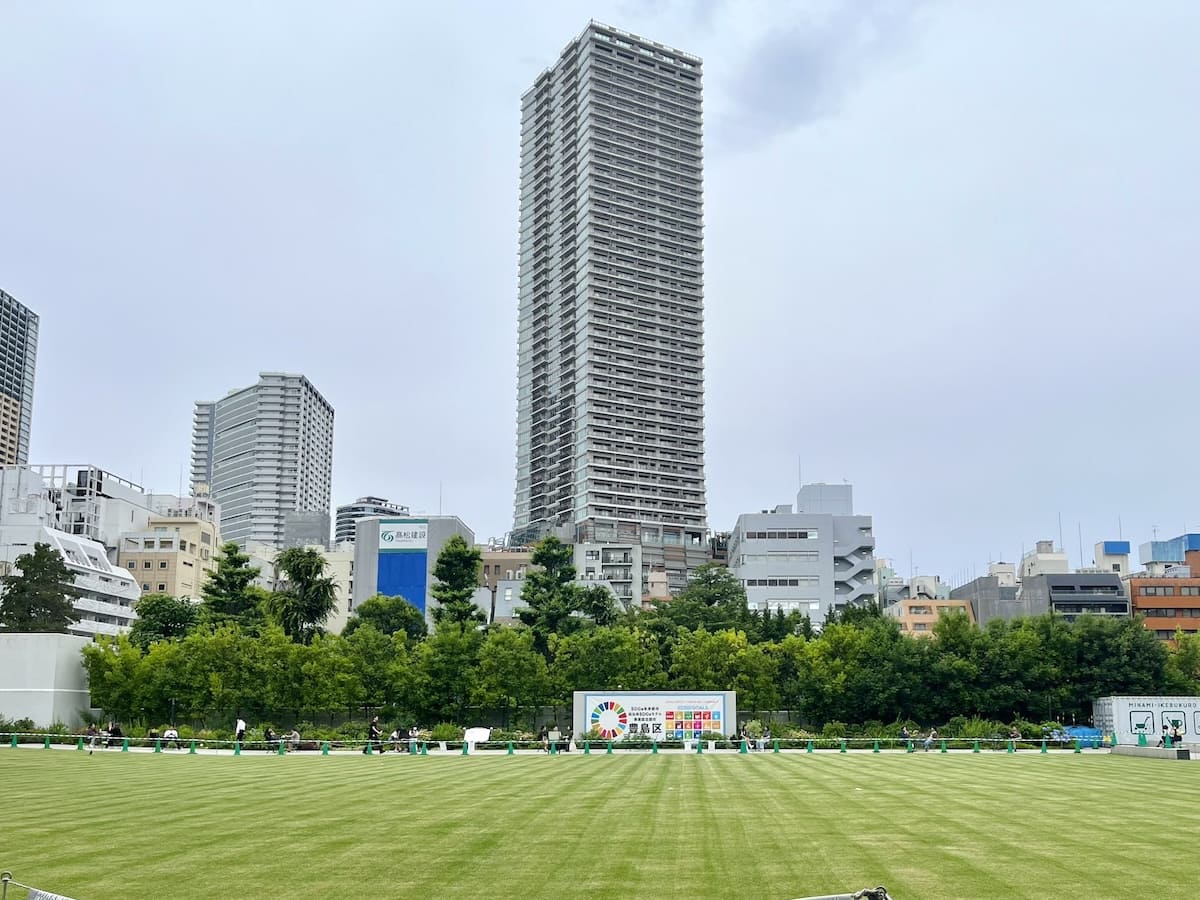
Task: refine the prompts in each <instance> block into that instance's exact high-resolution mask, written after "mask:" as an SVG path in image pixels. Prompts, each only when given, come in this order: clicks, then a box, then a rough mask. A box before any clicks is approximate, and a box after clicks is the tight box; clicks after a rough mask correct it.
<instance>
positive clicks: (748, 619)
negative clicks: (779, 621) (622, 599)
mask: <svg viewBox="0 0 1200 900" xmlns="http://www.w3.org/2000/svg"><path fill="white" fill-rule="evenodd" d="M643 616H647V617H661V618H665V619H666V620H668V621H670V622H671V623H672V624H673V625H674V626H675V627H676V628H678V629H687V630H688V631H696V630H697V629H700V628H703V629H704V630H705V631H708V632H709V633H712V632H717V631H722V630H724V629H727V628H732V629H735V630H737V631H744V632H746V633H747V635H748V636H755V637H757V636H758V632H759V631H760V627H761V622H760V620H759V619H758V617H757V616H755V615H752V614H751V612H750V609H749V606H748V605H747V603H746V589H745V588H744V587H742V583H741V582H740V581H739V580H738V579H737V578H736V577H735V576H734V574H733V573H732V572H730V571H729V569H727V568H726V567H725V566H723V565H721V564H720V563H705V564H704V565H702V566H700V567H699V568H698V569H696V571H695V572H693V573H692V580H691V581H689V582H688V584H687V587H685V588H684V589H683V590H682V591H680V592H679V595H678V596H677V597H675V598H674V599H672V600H663V601H659V602H657V603H656V604H655V606H654V609H653V610H651V611H650V612H649V613H640V614H639V613H635V614H634V617H635V621H639V622H640V620H641V618H642V617H643ZM647 624H648V623H647Z"/></svg>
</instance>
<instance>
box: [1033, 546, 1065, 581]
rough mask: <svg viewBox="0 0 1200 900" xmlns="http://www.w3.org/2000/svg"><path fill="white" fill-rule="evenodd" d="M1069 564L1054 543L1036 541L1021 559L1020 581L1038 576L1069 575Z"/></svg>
mask: <svg viewBox="0 0 1200 900" xmlns="http://www.w3.org/2000/svg"><path fill="white" fill-rule="evenodd" d="M1070 572H1071V563H1070V561H1069V560H1068V559H1067V554H1066V552H1065V551H1064V550H1062V549H1055V547H1054V541H1038V542H1037V544H1036V545H1035V546H1034V548H1033V549H1032V550H1030V551H1029V552H1028V553H1026V554H1025V555H1024V556H1023V557H1021V581H1024V580H1025V579H1027V578H1035V577H1037V576H1038V575H1069V574H1070Z"/></svg>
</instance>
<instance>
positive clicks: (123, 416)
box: [0, 0, 1200, 582]
mask: <svg viewBox="0 0 1200 900" xmlns="http://www.w3.org/2000/svg"><path fill="white" fill-rule="evenodd" d="M590 17H594V18H597V19H600V20H602V21H605V22H608V23H610V24H614V25H617V26H618V27H621V28H624V29H626V30H628V31H632V32H635V33H638V34H641V35H644V36H646V37H649V38H652V39H654V40H657V41H660V42H662V43H665V44H670V45H673V46H676V47H679V48H681V49H684V50H688V51H691V52H693V53H696V54H698V55H700V56H702V57H703V58H704V89H705V110H706V116H705V135H706V157H705V187H706V197H705V203H706V210H705V221H706V226H707V227H706V260H705V270H706V276H707V277H706V285H705V298H706V326H707V354H706V360H707V477H708V498H709V515H710V526H711V527H713V528H714V529H721V530H725V529H729V528H731V527H732V526H733V523H734V521H735V519H736V517H737V515H738V513H739V512H749V511H756V510H759V509H761V508H764V507H767V506H773V505H774V504H776V503H790V502H793V500H794V494H795V490H796V484H797V478H798V468H799V465H800V464H801V463H802V464H803V475H804V478H805V479H806V480H813V481H830V482H840V481H842V480H843V479H845V480H848V481H850V482H852V483H853V484H854V486H855V500H856V506H857V508H858V509H857V511H858V512H861V513H867V514H871V515H873V516H874V517H875V526H876V535H877V540H878V550H877V552H878V554H879V555H881V556H885V557H891V558H893V559H894V560H895V562H896V564H897V568H898V569H899V570H900V571H901V573H902V574H905V575H907V574H908V571H909V560H910V557H911V560H912V565H913V566H914V567H915V568H916V569H918V570H919V572H920V573H924V574H931V573H934V572H936V573H940V574H941V575H942V576H943V577H944V578H946V579H947V580H950V581H952V582H958V581H961V580H962V579H963V576H964V575H970V574H971V573H972V572H973V571H977V572H979V573H982V572H983V570H984V569H985V567H986V565H987V562H988V560H989V559H997V558H1004V559H1006V560H1009V561H1012V560H1014V559H1015V558H1016V557H1017V556H1019V554H1020V551H1021V548H1022V546H1025V547H1029V546H1031V545H1032V544H1033V542H1034V541H1036V540H1038V539H1039V538H1054V539H1055V540H1057V539H1058V535H1059V530H1058V529H1059V525H1058V522H1059V515H1060V514H1061V517H1062V522H1063V534H1064V537H1065V544H1066V548H1067V550H1068V551H1069V552H1070V554H1071V557H1072V560H1073V561H1074V562H1076V563H1077V562H1078V558H1079V533H1080V532H1082V537H1083V543H1084V545H1085V546H1084V556H1085V558H1086V562H1088V563H1090V561H1091V557H1092V553H1091V549H1090V548H1091V545H1092V544H1093V543H1094V542H1095V541H1097V540H1101V539H1106V538H1107V539H1112V538H1116V537H1117V536H1118V521H1120V523H1121V529H1122V533H1123V535H1124V537H1125V538H1126V539H1128V540H1132V541H1133V542H1134V543H1135V545H1136V544H1137V543H1138V542H1141V541H1146V540H1150V539H1151V536H1152V533H1153V530H1154V529H1155V528H1157V530H1158V535H1159V537H1163V538H1165V537H1171V536H1173V535H1176V534H1178V533H1180V532H1182V531H1183V530H1184V529H1185V528H1191V529H1193V530H1200V504H1198V503H1197V499H1198V494H1200V482H1198V480H1197V477H1196V470H1197V466H1196V459H1197V449H1198V447H1200V419H1198V418H1197V415H1196V398H1195V390H1196V387H1197V380H1198V379H1197V350H1196V347H1197V340H1196V338H1197V325H1198V324H1200V323H1198V318H1200V311H1198V307H1197V300H1198V290H1197V288H1198V283H1197V282H1198V278H1197V274H1196V273H1197V266H1198V264H1200V212H1198V210H1200V185H1198V181H1197V167H1198V164H1200V163H1198V161H1200V54H1198V53H1197V50H1196V48H1197V47H1198V46H1200V3H1195V2H1191V0H1177V2H1159V3H1153V4H1132V3H1116V2H1113V3H1104V2H1096V0H1078V2H1065V0H1062V2H1054V3H1046V2H1041V0H1036V2H1011V0H1010V2H1004V3H938V2H930V3H913V2H896V3H886V2H878V3H872V2H865V0H854V2H847V3H844V4H843V3H808V2H805V3H788V4H782V3H779V4H773V3H765V2H764V3H754V2H746V3H733V2H729V3H723V2H710V3H697V4H685V3H674V2H669V0H667V2H632V0H624V2H603V0H597V2H594V3H591V4H583V3H578V2H573V0H571V2H567V0H556V2H554V3H548V2H547V3H528V2H524V3H518V2H506V3H490V2H489V3H482V2H481V3H478V4H459V3H454V2H445V3H437V4H420V5H416V4H413V5H407V6H406V5H404V4H401V3H397V2H353V0H351V2H345V3H338V4H328V3H296V2H288V3H284V2H282V0H278V2H273V3H248V2H212V0H207V2H204V3H185V2H172V3H161V2H150V0H147V2H142V3H133V2H124V3H122V2H99V3H97V2H78V3H66V2H60V3H54V4H45V3H16V2H11V3H4V4H2V5H0V37H2V38H3V44H4V52H3V53H2V54H0V123H2V130H3V141H2V143H0V288H3V289H5V290H7V291H8V292H9V293H11V294H12V295H14V296H15V297H17V298H18V299H19V300H21V301H22V302H24V303H25V304H27V305H28V306H29V307H31V308H32V309H33V310H35V311H36V312H37V313H39V315H40V316H41V346H40V349H39V356H38V371H37V388H36V393H35V397H34V417H33V443H32V451H31V457H32V459H31V461H33V462H94V463H96V464H97V465H100V466H102V467H104V468H106V469H109V470H111V471H113V472H115V473H117V474H120V475H123V476H125V477H128V478H132V479H133V480H135V481H140V482H141V483H142V484H144V485H146V486H147V487H151V488H154V489H156V490H160V491H168V490H169V491H174V490H176V489H177V487H178V483H179V479H180V473H181V471H182V472H183V477H184V478H185V479H186V477H187V467H188V463H189V458H188V454H189V449H190V429H191V415H192V404H193V402H194V401H196V400H200V399H215V398H218V397H220V396H222V395H223V394H224V393H225V392H226V391H228V390H229V389H231V388H235V387H242V386H244V385H247V384H250V383H251V382H253V381H255V380H256V378H257V373H258V372H259V371H260V370H284V371H291V372H302V373H304V374H305V375H307V376H308V377H309V378H310V379H311V380H312V381H313V383H314V384H316V385H317V387H318V389H319V390H320V391H321V392H322V393H323V394H324V395H325V396H326V397H327V398H328V399H329V401H330V402H331V403H332V404H333V405H334V407H335V409H336V410H337V420H336V432H335V434H336V440H335V457H334V498H333V499H334V504H335V505H336V504H337V503H343V502H346V501H347V500H350V499H352V498H354V497H356V496H358V495H361V494H377V495H380V496H385V497H390V498H392V499H393V500H396V501H399V502H402V503H407V504H409V505H411V506H412V508H413V509H414V511H415V510H422V511H426V512H431V513H436V512H437V511H438V505H439V484H440V485H441V492H442V501H441V504H442V509H443V510H444V511H445V512H447V513H454V514H457V515H459V516H461V517H462V518H463V519H464V521H466V522H467V524H468V525H469V526H471V527H472V528H473V529H474V530H475V533H476V535H477V536H478V537H479V538H480V539H485V538H487V537H489V536H500V535H502V534H503V533H504V532H505V531H506V530H507V529H508V528H510V527H511V521H512V519H511V517H512V492H513V472H514V443H515V408H516V401H515V395H516V312H517V295H516V283H517V278H516V265H517V257H516V248H517V230H516V224H517V170H518V165H517V162H518V133H519V98H520V95H521V93H522V92H523V91H524V90H525V89H526V88H527V87H528V86H529V85H530V84H531V83H532V81H533V79H534V78H535V77H536V75H537V74H538V72H540V71H541V70H542V69H543V68H545V67H547V66H548V65H550V64H551V63H553V61H554V60H555V59H556V58H557V56H558V53H559V52H560V51H561V49H562V48H563V46H564V45H566V44H567V43H568V41H569V40H570V39H571V38H572V37H574V36H575V35H576V34H578V32H579V31H580V30H581V29H582V27H583V26H584V24H585V23H586V21H587V20H588V18H590ZM185 483H186V481H185Z"/></svg>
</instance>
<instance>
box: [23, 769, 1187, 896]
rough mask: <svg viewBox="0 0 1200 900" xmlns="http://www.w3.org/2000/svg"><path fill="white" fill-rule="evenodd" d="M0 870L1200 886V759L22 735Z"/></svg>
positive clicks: (268, 883)
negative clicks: (129, 744) (278, 746)
mask: <svg viewBox="0 0 1200 900" xmlns="http://www.w3.org/2000/svg"><path fill="white" fill-rule="evenodd" d="M0 785H3V788H4V796H5V800H6V809H5V812H4V815H3V820H2V821H3V828H2V829H0V867H4V868H8V869H11V870H12V871H13V872H14V875H15V876H16V877H17V878H18V879H19V880H23V881H29V882H32V883H37V884H41V885H44V886H45V887H47V888H49V889H53V890H56V891H60V892H63V893H66V894H68V895H74V896H77V897H79V898H81V900H103V898H106V897H113V898H117V897H120V898H130V897H132V898H137V897H162V896H176V897H193V896H208V895H213V894H218V893H223V892H226V891H235V892H237V893H239V894H243V895H251V896H257V897H285V896H295V895H304V896H310V895H311V896H317V897H320V896H356V895H359V894H363V895H365V894H368V893H369V894H372V895H376V896H394V897H401V896H414V897H415V896H454V897H468V898H469V897H519V898H523V900H527V898H537V897H551V896H553V897H561V896H562V895H564V894H568V895H574V894H584V895H587V896H595V897H626V896H628V895H629V894H631V893H636V894H639V895H642V894H657V895H659V896H668V897H673V896H682V895H685V894H686V895H689V896H696V897H731V898H732V897H739V898H741V897H745V896H761V897H779V898H789V897H797V896H803V895H805V894H818V893H825V892H831V891H839V890H847V889H857V888H859V887H863V886H866V885H868V884H876V883H883V884H886V885H887V886H888V887H889V889H890V890H891V891H892V893H893V895H894V896H896V897H897V898H902V900H903V898H916V897H920V898H939V897H945V898H958V897H968V896H970V897H1004V898H1015V897H1037V898H1041V897H1049V896H1056V895H1059V894H1063V895H1069V894H1071V893H1072V892H1076V893H1079V892H1082V893H1083V894H1084V895H1086V896H1089V897H1127V896H1134V895H1143V894H1144V895H1149V894H1153V895H1154V896H1157V897H1190V896H1193V895H1194V894H1195V893H1196V892H1197V882H1200V878H1198V877H1197V876H1194V875H1192V869H1193V868H1194V866H1191V865H1190V864H1187V863H1186V862H1185V861H1186V860H1188V859H1190V858H1192V854H1193V852H1194V847H1193V845H1194V837H1193V835H1195V834H1196V833H1198V829H1200V766H1197V765H1195V764H1192V763H1182V762H1179V763H1176V762H1171V761H1160V760H1144V759H1130V758H1127V757H1115V756H1109V755H1107V754H1082V755H1074V754H1064V755H1057V754H1049V755H1046V756H1041V755H1039V754H1015V755H1007V754H980V755H974V754H944V755H943V754H938V753H936V752H933V753H929V754H926V753H923V752H922V753H916V754H886V753H885V754H880V755H873V754H845V755H842V754H838V753H815V754H811V755H810V754H778V755H777V754H771V753H763V754H750V755H748V756H741V755H725V754H712V753H709V754H703V755H695V754H688V755H678V754H660V755H657V756H650V755H645V754H620V753H618V754H614V755H611V756H609V755H605V754H603V753H600V754H593V755H591V756H583V755H582V754H565V755H559V756H554V757H547V756H515V757H507V756H474V757H470V758H462V757H457V756H446V757H441V756H430V757H425V758H421V757H409V756H396V755H386V756H383V757H365V756H361V755H354V756H337V755H335V756H330V757H327V758H326V757H319V756H300V755H294V756H287V757H273V756H267V755H262V754H253V755H252V754H246V755H243V756H241V757H238V758H234V757H232V756H222V757H213V756H188V755H185V754H183V755H175V754H161V755H157V754H121V753H117V752H113V751H109V752H108V753H97V754H96V755H94V756H91V757H89V756H87V755H86V754H83V753H76V752H67V751H38V750H6V749H0Z"/></svg>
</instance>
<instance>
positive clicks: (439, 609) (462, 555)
mask: <svg viewBox="0 0 1200 900" xmlns="http://www.w3.org/2000/svg"><path fill="white" fill-rule="evenodd" d="M480 559H481V555H480V552H479V549H478V548H476V547H472V546H470V545H469V544H468V543H467V541H466V539H465V538H463V537H462V536H461V535H458V534H456V535H454V536H453V537H452V538H450V540H448V541H446V545H445V546H444V547H442V552H441V553H439V554H438V558H437V564H436V565H435V566H434V568H433V577H434V578H436V579H437V583H436V584H434V586H433V590H432V594H433V598H434V599H435V600H437V606H435V607H433V609H432V610H431V612H432V615H433V621H434V622H435V623H436V624H438V625H440V624H442V622H459V623H466V624H478V625H481V624H483V623H484V622H486V621H487V616H485V615H484V613H483V611H482V610H481V609H480V608H479V607H478V606H476V605H475V601H474V600H473V599H472V598H473V597H474V595H475V591H476V590H477V588H478V587H479V566H480Z"/></svg>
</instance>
